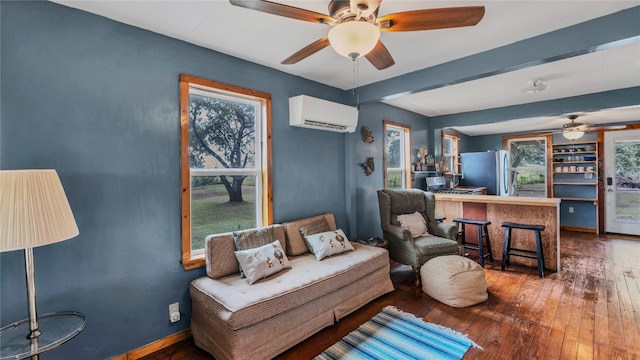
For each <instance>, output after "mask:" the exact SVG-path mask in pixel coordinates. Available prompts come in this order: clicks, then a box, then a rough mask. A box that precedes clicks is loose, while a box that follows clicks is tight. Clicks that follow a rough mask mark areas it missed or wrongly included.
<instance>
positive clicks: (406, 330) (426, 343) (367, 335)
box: [316, 306, 481, 360]
mask: <svg viewBox="0 0 640 360" xmlns="http://www.w3.org/2000/svg"><path fill="white" fill-rule="evenodd" d="M471 346H474V347H476V348H479V349H481V347H479V346H478V345H477V344H475V343H474V342H473V341H471V340H469V338H467V336H466V335H464V334H461V333H459V332H457V331H455V330H452V329H449V328H447V327H445V326H441V325H437V324H432V323H428V322H424V321H423V320H422V319H419V318H417V317H415V316H414V315H413V314H409V313H405V312H402V311H401V310H398V309H397V308H396V307H394V306H387V307H385V308H384V309H382V311H381V312H380V313H378V314H377V315H376V316H374V317H373V318H372V319H371V320H369V321H367V322H366V323H364V324H362V325H360V327H358V328H357V329H356V330H354V331H352V332H351V333H349V334H348V335H347V336H345V337H344V338H342V340H340V341H338V342H337V343H335V344H333V345H332V346H331V347H330V348H328V349H327V350H325V351H324V352H323V353H322V354H320V355H318V356H317V357H316V360H327V359H341V360H348V359H385V360H386V359H394V360H395V359H398V360H399V359H421V360H422V359H462V357H463V356H464V354H465V353H466V352H467V350H469V348H471Z"/></svg>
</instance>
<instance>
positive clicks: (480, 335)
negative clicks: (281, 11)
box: [143, 232, 640, 360]
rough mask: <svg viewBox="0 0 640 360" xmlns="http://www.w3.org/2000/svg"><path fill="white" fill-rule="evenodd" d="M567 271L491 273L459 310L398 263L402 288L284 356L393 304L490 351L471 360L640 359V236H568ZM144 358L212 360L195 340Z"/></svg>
mask: <svg viewBox="0 0 640 360" xmlns="http://www.w3.org/2000/svg"><path fill="white" fill-rule="evenodd" d="M561 238H562V241H561V243H562V245H561V246H562V247H561V255H562V270H561V271H560V272H559V273H555V272H547V273H546V274H545V275H546V277H545V278H544V279H540V278H539V277H538V276H537V272H536V270H535V269H533V268H524V267H517V266H511V267H509V268H508V270H507V271H504V272H501V271H500V266H499V264H495V265H494V264H489V265H487V267H486V271H485V274H486V279H487V286H488V289H489V299H488V300H487V301H486V302H484V303H481V304H478V305H475V306H472V307H468V308H452V307H449V306H447V305H444V304H441V303H439V302H438V301H436V300H433V299H432V298H430V297H429V296H427V295H425V294H424V293H423V292H422V291H421V290H420V289H418V288H416V287H415V286H414V285H413V272H412V271H411V269H410V268H409V267H408V266H402V265H398V264H393V265H392V270H391V278H392V280H393V283H394V285H395V288H396V290H395V291H393V292H392V293H390V294H387V295H385V296H382V297H380V298H378V299H377V300H375V301H373V302H371V303H369V304H368V305H366V306H364V307H363V308H361V309H360V310H358V311H357V312H355V313H353V314H351V315H350V316H348V317H347V318H345V319H343V320H341V321H340V322H339V323H338V324H336V325H334V326H332V327H330V328H326V329H324V330H322V331H320V332H319V333H317V334H316V335H314V336H313V337H311V338H309V339H307V340H306V341H304V342H302V343H300V344H299V345H297V346H295V347H293V348H292V349H290V350H289V351H287V352H285V353H283V354H281V355H280V356H279V357H278V359H310V358H313V357H314V356H315V355H317V354H319V353H320V352H322V350H324V349H325V348H327V347H329V346H330V345H331V344H333V343H334V342H336V341H337V340H339V339H340V338H342V337H343V336H344V335H346V334H347V333H349V332H350V331H352V330H353V329H355V328H356V327H357V326H358V325H360V324H362V323H364V322H365V321H367V320H368V319H369V318H371V317H373V316H374V315H375V314H376V313H378V312H379V311H380V310H381V309H382V308H383V307H384V306H386V305H395V306H396V307H398V308H400V309H402V310H404V311H407V312H411V313H413V314H415V315H417V316H419V317H422V318H424V319H425V320H426V321H429V322H434V323H437V324H441V325H444V326H448V327H450V328H452V329H455V330H458V331H460V332H463V333H465V334H468V335H469V337H470V338H471V339H472V340H473V341H475V342H476V343H478V344H479V345H480V346H482V347H483V348H484V350H478V349H473V348H472V349H471V350H469V352H467V354H466V355H465V356H464V359H465V360H466V359H579V360H582V359H640V238H638V237H630V236H622V235H606V236H601V237H600V236H596V235H595V234H586V233H577V232H563V233H562V235H561ZM143 359H144V360H166V359H172V360H179V359H182V360H186V359H189V360H200V359H202V360H205V359H209V360H210V359H212V357H211V356H210V355H209V354H207V353H205V352H204V351H202V350H200V349H198V348H197V347H196V346H195V345H194V344H193V340H192V339H191V338H189V339H187V340H184V341H182V342H180V343H178V344H175V345H173V346H171V347H168V348H166V349H163V350H161V351H158V352H156V353H154V354H151V355H148V356H146V357H144V358H143Z"/></svg>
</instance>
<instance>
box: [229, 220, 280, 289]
mask: <svg viewBox="0 0 640 360" xmlns="http://www.w3.org/2000/svg"><path fill="white" fill-rule="evenodd" d="M273 240H275V239H274V238H273V227H272V226H267V227H263V228H259V229H249V230H243V231H234V232H233V242H234V243H235V245H236V250H247V249H254V248H257V247H260V246H263V245H267V244H270V243H271V242H273ZM240 276H241V277H245V274H244V271H243V270H242V267H240Z"/></svg>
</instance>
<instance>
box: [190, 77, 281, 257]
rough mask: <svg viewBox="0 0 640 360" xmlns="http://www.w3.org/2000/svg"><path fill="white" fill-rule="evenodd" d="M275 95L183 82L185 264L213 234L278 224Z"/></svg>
mask: <svg viewBox="0 0 640 360" xmlns="http://www.w3.org/2000/svg"><path fill="white" fill-rule="evenodd" d="M270 154H271V95H270V94H266V93H260V92H258V91H254V90H249V89H244V88H240V87H236V86H232V85H227V84H223V83H218V82H214V81H210V80H205V79H201V78H197V77H193V76H189V75H184V74H183V75H181V76H180V161H181V182H182V185H181V187H182V265H183V266H184V267H185V269H192V268H196V267H199V266H203V265H204V240H205V238H206V236H207V235H209V234H218V233H225V232H230V231H235V230H242V229H248V228H253V227H259V226H263V225H266V224H270V223H271V222H272V208H273V205H272V203H271V176H270V164H271V158H270Z"/></svg>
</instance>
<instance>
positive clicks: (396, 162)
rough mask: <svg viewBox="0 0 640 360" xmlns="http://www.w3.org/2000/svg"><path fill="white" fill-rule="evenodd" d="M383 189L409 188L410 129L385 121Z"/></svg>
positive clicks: (406, 126)
mask: <svg viewBox="0 0 640 360" xmlns="http://www.w3.org/2000/svg"><path fill="white" fill-rule="evenodd" d="M383 124H384V134H385V136H384V138H385V139H384V140H385V141H384V159H383V162H384V187H385V188H387V189H409V188H411V155H410V149H411V127H410V126H408V125H404V124H398V123H394V122H391V121H387V120H385V121H384V122H383Z"/></svg>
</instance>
